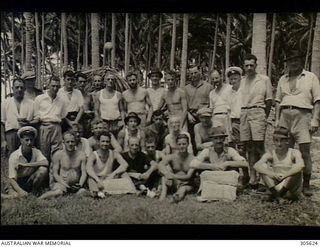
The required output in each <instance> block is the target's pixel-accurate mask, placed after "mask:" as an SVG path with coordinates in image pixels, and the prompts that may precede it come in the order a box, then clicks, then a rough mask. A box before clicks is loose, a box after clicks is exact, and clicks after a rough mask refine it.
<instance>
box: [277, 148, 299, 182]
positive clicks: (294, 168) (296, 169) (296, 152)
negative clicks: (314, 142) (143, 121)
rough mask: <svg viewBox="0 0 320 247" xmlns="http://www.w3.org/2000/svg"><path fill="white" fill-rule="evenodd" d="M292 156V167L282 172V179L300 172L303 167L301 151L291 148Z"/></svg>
mask: <svg viewBox="0 0 320 247" xmlns="http://www.w3.org/2000/svg"><path fill="white" fill-rule="evenodd" d="M292 158H293V161H294V163H293V164H292V167H291V169H290V170H289V171H287V172H286V173H284V174H282V175H283V177H282V179H285V178H287V177H290V176H292V175H295V174H297V173H299V172H301V171H302V169H303V168H304V162H303V158H302V155H301V152H300V151H299V150H296V149H293V150H292Z"/></svg>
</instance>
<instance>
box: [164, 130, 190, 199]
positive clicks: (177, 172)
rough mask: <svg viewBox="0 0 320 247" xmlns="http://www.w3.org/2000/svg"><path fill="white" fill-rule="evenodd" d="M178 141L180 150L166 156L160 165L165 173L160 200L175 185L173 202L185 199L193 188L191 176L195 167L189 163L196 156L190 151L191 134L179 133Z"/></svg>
mask: <svg viewBox="0 0 320 247" xmlns="http://www.w3.org/2000/svg"><path fill="white" fill-rule="evenodd" d="M176 143H177V146H178V152H177V153H174V154H171V155H167V156H165V157H164V159H163V160H162V161H161V162H160V163H159V164H158V166H159V170H160V171H161V172H162V173H163V174H164V176H163V177H162V191H161V196H160V200H163V199H164V198H165V197H166V196H167V191H168V188H171V187H174V189H175V190H176V191H175V193H174V194H173V197H172V202H176V203H177V202H179V201H181V200H183V199H184V197H185V196H186V194H187V193H188V192H191V191H192V189H193V186H192V182H191V178H192V175H193V173H194V169H193V168H190V166H189V165H190V163H191V161H192V160H193V159H194V156H193V154H190V153H189V152H188V146H189V143H190V140H189V136H187V135H186V134H178V136H177V138H176Z"/></svg>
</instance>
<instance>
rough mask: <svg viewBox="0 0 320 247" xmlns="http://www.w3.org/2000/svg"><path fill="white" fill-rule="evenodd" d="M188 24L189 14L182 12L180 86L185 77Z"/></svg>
mask: <svg viewBox="0 0 320 247" xmlns="http://www.w3.org/2000/svg"><path fill="white" fill-rule="evenodd" d="M188 26H189V15H188V14H183V33H182V53H181V81H180V87H182V88H183V87H184V86H185V84H186V78H187V60H188Z"/></svg>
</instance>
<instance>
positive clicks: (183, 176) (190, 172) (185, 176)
mask: <svg viewBox="0 0 320 247" xmlns="http://www.w3.org/2000/svg"><path fill="white" fill-rule="evenodd" d="M194 171H195V169H193V168H190V169H189V170H188V172H187V174H174V178H175V179H179V180H189V179H190V178H191V177H192V175H193V173H194Z"/></svg>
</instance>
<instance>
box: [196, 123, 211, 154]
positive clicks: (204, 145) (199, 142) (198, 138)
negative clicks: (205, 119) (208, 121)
mask: <svg viewBox="0 0 320 247" xmlns="http://www.w3.org/2000/svg"><path fill="white" fill-rule="evenodd" d="M196 126H197V125H195V126H194V139H195V142H196V147H197V150H198V151H202V150H203V149H205V148H208V147H211V146H213V142H204V143H202V140H201V136H200V133H199V128H198V127H196Z"/></svg>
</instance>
